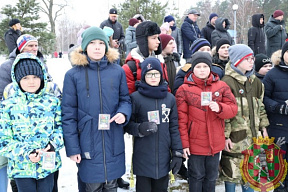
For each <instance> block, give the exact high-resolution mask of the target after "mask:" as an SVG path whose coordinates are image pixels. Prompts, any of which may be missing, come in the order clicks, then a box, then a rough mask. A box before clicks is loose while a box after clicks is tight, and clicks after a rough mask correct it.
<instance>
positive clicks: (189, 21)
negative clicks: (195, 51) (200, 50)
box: [181, 9, 202, 59]
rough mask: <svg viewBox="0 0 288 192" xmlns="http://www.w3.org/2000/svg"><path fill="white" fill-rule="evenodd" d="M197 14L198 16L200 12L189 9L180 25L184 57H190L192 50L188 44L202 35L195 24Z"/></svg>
mask: <svg viewBox="0 0 288 192" xmlns="http://www.w3.org/2000/svg"><path fill="white" fill-rule="evenodd" d="M198 16H200V13H199V12H198V11H196V10H195V9H191V10H190V11H189V12H188V15H187V16H186V18H185V19H184V22H183V24H182V26H181V35H182V41H183V58H184V59H189V58H191V56H192V51H191V50H190V46H191V45H192V44H193V42H194V41H195V40H196V39H198V38H200V37H202V35H201V31H200V29H199V27H198V25H197V19H198Z"/></svg>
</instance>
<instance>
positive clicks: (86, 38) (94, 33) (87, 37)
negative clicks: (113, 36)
mask: <svg viewBox="0 0 288 192" xmlns="http://www.w3.org/2000/svg"><path fill="white" fill-rule="evenodd" d="M81 37H82V43H81V47H82V50H83V51H86V49H87V46H88V44H89V43H90V42H91V41H93V40H96V39H98V40H101V41H104V43H105V46H106V49H105V53H107V51H108V47H109V44H108V37H107V35H106V34H105V32H104V31H103V30H102V29H101V28H99V27H89V28H88V29H86V30H85V31H84V32H83V33H82V35H81Z"/></svg>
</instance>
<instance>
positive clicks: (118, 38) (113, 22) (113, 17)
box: [100, 8, 125, 64]
mask: <svg viewBox="0 0 288 192" xmlns="http://www.w3.org/2000/svg"><path fill="white" fill-rule="evenodd" d="M117 17H118V13H117V10H116V9H115V8H112V9H110V10H109V17H108V19H107V20H105V21H103V22H102V23H101V24H100V28H101V29H103V28H104V27H105V26H107V27H111V28H112V29H113V30H114V34H113V41H112V46H113V48H116V49H118V51H119V53H120V54H121V55H120V57H121V56H122V57H123V56H124V57H125V45H124V40H125V35H124V30H123V27H122V25H121V23H119V22H118V21H117ZM117 62H118V64H120V59H119V60H118V61H117Z"/></svg>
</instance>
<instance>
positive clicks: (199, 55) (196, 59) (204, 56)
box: [191, 51, 212, 71]
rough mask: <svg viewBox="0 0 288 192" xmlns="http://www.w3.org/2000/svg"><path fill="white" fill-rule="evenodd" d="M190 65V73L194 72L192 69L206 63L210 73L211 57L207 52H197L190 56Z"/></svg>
mask: <svg viewBox="0 0 288 192" xmlns="http://www.w3.org/2000/svg"><path fill="white" fill-rule="evenodd" d="M191 63H192V66H191V69H192V71H193V70H194V67H195V66H196V65H197V64H199V63H206V64H207V65H208V66H209V68H210V71H211V67H212V57H211V55H210V54H209V53H207V52H202V51H197V52H195V53H194V54H193V55H192V57H191Z"/></svg>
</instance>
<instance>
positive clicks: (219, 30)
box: [211, 17, 235, 47]
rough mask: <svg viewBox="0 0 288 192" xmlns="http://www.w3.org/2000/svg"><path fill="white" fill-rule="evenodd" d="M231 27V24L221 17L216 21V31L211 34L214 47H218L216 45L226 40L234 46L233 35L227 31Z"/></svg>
mask: <svg viewBox="0 0 288 192" xmlns="http://www.w3.org/2000/svg"><path fill="white" fill-rule="evenodd" d="M224 22H225V23H226V27H225V28H224V27H223V25H222V24H223V23H224ZM229 27H230V22H229V20H228V19H226V18H222V17H219V18H218V19H217V20H216V21H215V30H214V31H213V32H212V34H211V40H212V47H214V46H216V43H217V41H218V40H219V39H222V38H225V39H227V40H228V41H229V42H230V43H231V45H234V43H235V42H234V40H233V39H232V37H231V35H230V34H229V32H228V31H227V30H228V29H229Z"/></svg>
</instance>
